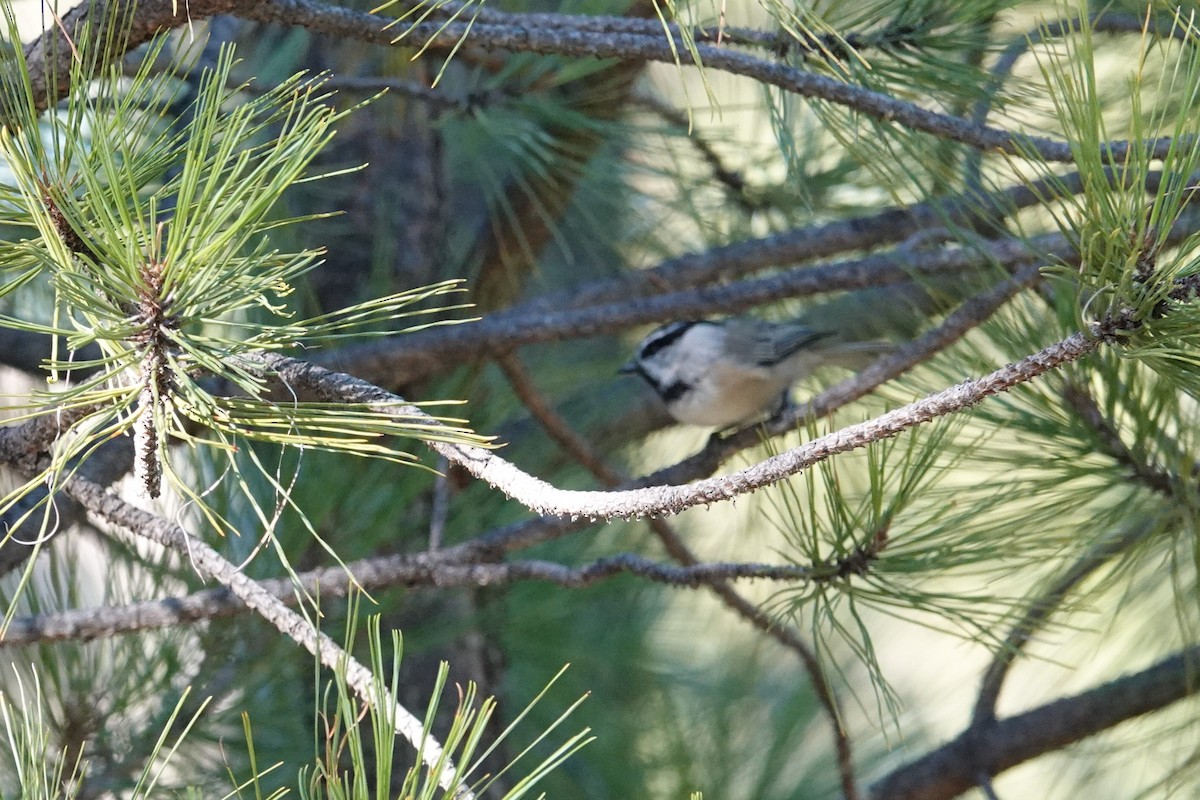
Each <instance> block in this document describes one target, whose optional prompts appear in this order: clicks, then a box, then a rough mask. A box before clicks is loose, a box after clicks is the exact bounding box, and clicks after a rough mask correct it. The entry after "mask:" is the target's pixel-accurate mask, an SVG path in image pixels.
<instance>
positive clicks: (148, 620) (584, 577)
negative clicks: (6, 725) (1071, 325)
mask: <svg viewBox="0 0 1200 800" xmlns="http://www.w3.org/2000/svg"><path fill="white" fill-rule="evenodd" d="M620 575H634V576H637V577H640V578H644V579H646V580H650V581H653V582H655V583H661V584H664V585H667V586H677V587H680V588H687V589H695V588H698V587H700V586H708V585H711V584H712V583H714V582H718V581H726V580H770V581H807V580H809V579H810V577H811V570H810V569H809V568H808V567H803V566H796V565H792V564H786V565H774V564H746V563H719V564H695V565H688V566H673V565H669V564H660V563H658V562H656V561H653V560H651V559H648V558H644V557H642V556H639V555H635V554H633V553H618V554H616V555H613V556H609V557H607V558H601V559H598V560H596V561H594V562H592V563H590V564H586V565H584V566H582V567H578V568H571V567H566V566H563V565H562V564H556V563H554V562H551V561H539V560H527V561H511V562H504V563H481V564H455V563H447V562H445V561H444V560H442V559H440V558H439V557H438V556H437V555H436V554H432V555H429V554H412V555H393V556H383V557H378V558H368V559H363V560H361V561H353V562H349V563H347V564H346V566H345V568H342V567H340V566H339V567H321V568H319V569H315V570H312V571H310V572H301V573H297V575H296V579H295V580H293V579H291V578H271V579H265V580H259V581H257V584H258V586H259V588H260V589H261V590H262V591H263V592H265V593H266V594H268V595H270V596H271V597H273V598H275V599H276V600H277V601H279V602H282V603H284V604H287V605H294V604H296V603H297V602H298V601H299V599H300V596H299V594H298V593H300V592H303V593H305V594H308V595H311V596H313V597H320V599H321V600H323V601H324V600H331V599H336V598H342V597H347V596H348V595H350V594H351V593H352V592H355V591H358V590H364V591H372V590H375V589H384V588H392V587H396V586H403V587H406V588H412V589H431V588H437V589H446V588H454V587H471V588H479V587H495V586H509V585H512V584H515V583H521V582H526V581H539V582H543V583H550V584H554V585H555V586H561V587H564V588H568V589H578V588H583V587H587V586H592V585H594V584H597V583H600V582H601V581H605V580H609V579H612V578H615V577H617V576H620ZM247 610H250V609H249V607H248V606H247V605H246V603H245V602H243V601H242V600H241V599H240V598H239V597H238V596H237V595H235V594H234V593H233V592H232V591H231V590H229V589H204V590H201V591H198V592H193V593H192V594H188V595H184V596H182V597H169V598H162V599H160V600H149V601H145V602H140V603H128V604H125V605H120V606H103V607H100V608H88V609H72V610H69V611H59V612H52V613H46V614H35V615H31V616H27V617H17V618H15V619H13V621H12V623H11V624H10V625H9V628H8V630H7V631H6V632H5V635H4V638H3V639H2V640H0V648H2V647H11V646H16V645H23V644H32V643H35V642H37V643H46V642H57V641H66V640H89V639H97V638H101V637H108V636H115V635H119V634H125V633H134V632H138V631H146V630H155V629H159V628H169V627H172V626H176V625H186V624H190V623H194V622H203V621H207V620H212V619H220V618H225V617H231V616H235V615H238V614H242V613H245V612H246V611H247Z"/></svg>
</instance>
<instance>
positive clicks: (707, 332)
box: [620, 317, 892, 428]
mask: <svg viewBox="0 0 1200 800" xmlns="http://www.w3.org/2000/svg"><path fill="white" fill-rule="evenodd" d="M891 348H892V345H890V344H887V343H883V342H844V341H840V340H839V338H838V337H837V336H836V335H834V334H833V333H832V332H830V331H821V330H816V329H813V328H811V327H809V326H807V325H805V324H803V323H801V322H798V321H788V322H768V321H766V320H762V319H757V318H753V317H729V318H725V319H718V320H709V319H698V320H683V321H679V322H671V323H669V324H666V325H663V326H661V327H659V328H656V329H655V330H653V331H651V332H650V333H649V334H648V335H647V336H646V338H644V339H642V341H641V343H640V344H639V345H638V347H637V351H636V352H635V353H634V355H633V357H632V358H631V359H629V361H628V362H626V363H625V364H624V366H622V367H621V368H620V372H623V373H631V374H635V375H639V376H641V377H642V378H643V379H645V381H646V383H648V384H649V385H650V388H652V389H653V390H654V391H655V392H656V393H657V394H658V396H659V397H660V398H662V401H663V404H664V405H665V406H666V409H667V413H669V414H670V415H671V417H672V418H674V419H675V420H676V421H677V422H681V423H684V424H687V425H700V426H706V427H713V428H729V427H732V426H735V425H738V424H742V423H747V422H751V421H754V420H756V419H759V418H763V417H766V416H768V415H769V414H771V413H773V412H776V411H779V410H780V409H782V408H783V407H784V406H785V405H786V403H787V400H788V390H789V389H790V388H791V386H792V384H794V383H795V382H796V381H798V380H800V379H801V378H803V377H804V376H806V375H808V374H809V373H810V372H812V371H813V370H814V369H816V368H817V367H820V366H824V365H826V364H839V365H843V366H850V367H852V368H854V367H857V366H861V365H862V364H865V363H866V362H867V361H869V360H870V359H872V358H874V357H876V356H878V355H881V354H882V353H884V352H887V350H890V349H891Z"/></svg>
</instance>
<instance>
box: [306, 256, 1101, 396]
mask: <svg viewBox="0 0 1200 800" xmlns="http://www.w3.org/2000/svg"><path fill="white" fill-rule="evenodd" d="M1075 258H1077V256H1076V255H1075V250H1074V247H1073V246H1072V245H1071V244H1070V243H1069V242H1068V241H1067V240H1066V238H1065V237H1063V236H1061V235H1060V234H1047V235H1045V236H1039V237H1036V238H1035V239H1033V240H1031V241H1028V242H1025V241H1021V240H1018V239H1007V240H997V241H992V242H988V243H986V244H981V245H979V246H978V247H963V248H947V249H941V250H935V251H930V250H910V249H899V250H893V251H891V252H888V253H883V254H879V255H871V256H866V257H864V258H856V259H851V260H849V261H843V262H837V263H833V264H827V265H822V266H817V267H805V268H800V269H794V270H788V271H786V272H783V273H780V274H778V275H774V276H771V277H767V278H757V279H753V280H746V281H739V282H736V283H730V284H726V285H722V286H714V287H709V288H702V289H688V290H684V291H675V292H670V293H665V294H658V295H656V296H653V297H644V298H633V297H629V298H626V299H625V300H623V301H614V302H611V303H609V304H606V305H599V306H592V307H589V308H578V309H569V310H565V311H552V310H543V309H542V307H541V304H540V303H536V302H535V303H533V304H530V306H529V307H528V310H527V308H526V307H524V306H518V307H516V308H513V309H510V310H508V311H502V312H498V313H494V314H490V315H488V316H486V317H484V318H483V319H481V320H479V321H478V322H475V323H471V324H469V325H459V326H453V327H445V328H438V329H430V330H425V331H418V332H416V333H414V334H411V335H409V336H405V337H404V339H403V341H402V342H371V343H367V344H363V345H357V346H351V347H346V348H343V349H341V350H337V351H332V352H330V353H328V354H318V355H317V356H316V357H314V358H313V363H315V364H319V365H326V364H328V365H333V364H336V365H338V367H339V368H340V369H346V370H349V371H352V372H353V373H354V374H355V375H358V376H361V377H364V378H365V379H367V380H373V382H376V383H380V384H385V385H388V386H396V385H402V384H405V383H408V382H411V381H414V380H419V379H422V378H426V377H428V376H430V375H432V374H437V373H438V372H441V371H443V370H444V369H445V368H446V367H447V365H458V364H461V363H462V362H463V361H464V360H468V359H475V358H485V357H495V356H496V355H499V354H501V353H504V352H507V351H509V350H511V349H513V348H514V347H521V346H525V345H530V344H539V343H544V342H556V341H562V340H564V339H571V338H578V337H588V336H597V335H600V334H604V333H616V332H620V331H624V330H628V329H629V328H631V327H633V326H635V325H644V324H647V323H653V322H663V321H666V320H672V319H696V318H702V317H708V316H712V315H714V314H720V313H737V312H741V311H746V310H747V309H751V308H754V307H756V306H759V305H762V304H764V303H767V302H770V301H773V300H780V299H784V298H796V297H809V296H812V295H816V294H822V293H826V292H836V291H847V290H855V289H864V288H877V287H880V286H889V285H895V284H898V283H903V282H907V281H911V280H913V279H915V278H921V277H933V276H949V275H963V274H977V273H979V272H980V271H981V270H983V269H985V268H987V267H991V266H993V265H999V266H1001V267H1004V268H1006V269H1009V270H1014V271H1015V270H1017V269H1019V268H1020V267H1022V266H1025V265H1028V264H1030V263H1047V262H1056V261H1063V262H1066V263H1071V261H1072V260H1073V259H1075Z"/></svg>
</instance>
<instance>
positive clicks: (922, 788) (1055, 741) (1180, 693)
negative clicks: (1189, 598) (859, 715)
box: [869, 647, 1200, 800]
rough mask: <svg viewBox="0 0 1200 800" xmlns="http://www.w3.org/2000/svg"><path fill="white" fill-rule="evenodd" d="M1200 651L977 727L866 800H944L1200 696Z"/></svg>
mask: <svg viewBox="0 0 1200 800" xmlns="http://www.w3.org/2000/svg"><path fill="white" fill-rule="evenodd" d="M1198 659H1200V647H1190V648H1188V649H1186V650H1183V651H1180V652H1179V653H1176V654H1175V655H1173V656H1170V657H1169V658H1166V659H1163V660H1162V661H1160V662H1158V663H1157V664H1155V665H1153V666H1151V667H1148V668H1146V669H1144V670H1142V671H1141V672H1136V673H1132V674H1130V675H1125V676H1123V677H1121V678H1117V679H1116V680H1113V681H1110V682H1109V683H1106V684H1103V685H1101V686H1097V687H1096V688H1094V689H1090V690H1088V691H1086V692H1082V693H1080V694H1077V695H1074V696H1071V697H1064V698H1061V699H1059V700H1055V701H1053V702H1051V703H1047V704H1045V705H1042V706H1038V707H1037V708H1034V709H1031V710H1030V711H1026V712H1025V713H1023V714H1018V715H1016V716H1013V717H1008V718H1007V719H1002V720H997V721H994V722H992V723H990V724H988V725H986V726H981V727H980V728H968V729H967V730H966V731H964V732H963V733H962V734H960V735H959V736H958V737H957V738H955V739H954V740H952V741H950V742H947V743H946V744H944V745H942V746H941V747H938V748H937V749H935V750H933V751H931V752H930V753H927V754H926V755H924V756H922V757H921V758H918V759H917V760H915V761H913V762H910V763H908V764H905V765H904V766H901V767H899V768H897V769H895V770H893V771H892V772H891V773H889V774H888V775H886V776H885V777H884V778H882V779H881V780H879V781H878V782H876V783H875V785H874V786H872V787H871V792H870V795H869V796H870V797H871V798H872V800H948V798H952V797H957V796H958V795H960V794H962V793H963V792H965V791H967V790H969V789H971V788H972V787H974V786H978V785H979V783H980V776H991V775H998V774H1000V773H1001V772H1004V771H1005V770H1007V769H1011V768H1012V767H1015V766H1017V765H1018V764H1022V763H1024V762H1026V761H1029V760H1031V759H1034V758H1037V757H1038V756H1041V755H1045V754H1047V753H1051V752H1054V751H1056V750H1061V749H1062V748H1064V747H1067V746H1068V745H1070V744H1073V743H1075V742H1078V741H1080V740H1082V739H1085V738H1087V737H1089V736H1094V735H1096V734H1097V733H1101V732H1102V731H1106V730H1108V729H1109V728H1112V727H1115V726H1116V725H1119V724H1120V723H1122V722H1124V721H1126V720H1129V719H1133V718H1135V717H1138V716H1141V715H1143V714H1148V713H1151V712H1153V711H1158V710H1159V709H1162V708H1166V707H1167V706H1170V705H1171V704H1173V703H1176V702H1178V701H1180V700H1182V699H1184V698H1186V697H1191V696H1192V695H1194V694H1196V692H1197V691H1200V680H1198V678H1197V673H1196V664H1197V663H1198V661H1197V660H1198Z"/></svg>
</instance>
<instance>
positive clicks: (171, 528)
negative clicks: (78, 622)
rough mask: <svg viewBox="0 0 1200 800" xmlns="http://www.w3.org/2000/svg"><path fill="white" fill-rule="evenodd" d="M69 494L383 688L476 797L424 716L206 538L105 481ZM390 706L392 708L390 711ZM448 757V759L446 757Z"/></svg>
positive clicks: (372, 694)
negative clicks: (117, 492) (130, 499)
mask: <svg viewBox="0 0 1200 800" xmlns="http://www.w3.org/2000/svg"><path fill="white" fill-rule="evenodd" d="M66 491H67V493H68V494H69V495H70V496H71V497H73V498H75V499H76V500H77V501H79V503H80V504H82V505H83V507H84V508H86V509H87V510H88V511H90V512H91V513H93V514H95V515H96V516H97V517H98V518H100V519H102V520H104V521H105V522H107V523H109V524H111V525H115V526H116V527H118V528H121V529H123V530H126V531H128V532H130V533H132V534H134V535H135V536H140V537H143V538H145V539H148V540H150V541H153V542H157V543H158V544H160V545H162V546H163V547H166V548H167V549H169V550H171V551H173V552H174V553H176V554H177V555H178V556H179V557H180V558H181V559H184V560H185V561H187V562H189V563H191V564H192V565H193V566H194V567H195V569H196V570H197V571H198V572H199V573H200V574H201V575H202V576H206V577H211V578H214V579H215V580H217V581H218V582H220V583H221V584H222V585H224V586H225V587H226V588H227V589H228V590H229V592H230V593H231V594H233V595H235V596H236V597H237V598H238V599H239V600H240V601H241V602H242V603H244V604H245V605H246V606H247V607H248V608H249V609H251V610H252V611H254V612H255V613H257V614H258V615H259V616H261V617H262V618H263V619H265V620H266V621H267V622H269V623H271V624H272V625H274V626H275V628H276V629H278V630H279V631H280V632H281V633H283V634H284V635H286V636H287V637H288V638H290V639H292V640H293V641H295V642H296V643H297V644H299V645H301V646H302V647H304V648H305V649H306V650H308V651H309V652H310V653H312V654H313V655H314V656H316V657H317V658H318V659H319V660H320V662H321V663H322V664H323V665H324V666H326V667H327V668H329V669H331V670H338V669H343V670H344V671H345V676H346V683H347V684H348V685H349V686H350V687H351V688H352V689H353V690H354V692H355V693H356V694H357V695H358V696H359V698H360V699H361V700H362V701H363V702H364V703H365V704H367V705H373V704H375V703H376V702H378V698H379V693H380V692H381V691H382V692H384V696H385V697H387V700H386V701H385V702H387V703H388V705H389V706H391V707H392V709H391V711H394V715H393V719H394V720H395V726H396V733H398V734H400V735H402V736H403V737H404V738H405V739H406V740H407V741H408V742H409V743H410V744H411V745H412V746H413V747H414V748H415V749H416V750H417V751H418V752H419V753H421V755H422V758H423V760H424V763H425V764H426V766H428V767H429V768H430V769H438V768H439V766H438V765H439V763H440V764H443V765H444V766H442V767H441V772H440V773H438V775H437V778H438V784H439V785H440V786H441V787H442V788H443V789H447V790H450V789H451V788H453V790H454V796H455V797H456V798H464V800H465V799H466V798H473V797H474V794H473V793H472V792H470V791H469V790H468V789H466V787H465V786H462V785H460V784H459V782H458V780H457V778H456V774H457V768H456V767H455V766H454V764H453V762H452V761H450V759H449V758H448V757H445V756H444V754H443V751H442V747H441V745H440V744H439V743H438V742H437V741H436V740H434V739H433V737H432V736H426V735H425V734H424V728H423V724H422V722H421V720H420V718H418V717H416V716H415V715H414V714H412V713H411V712H409V711H408V709H406V708H404V707H403V706H401V705H400V704H399V703H397V702H395V700H393V699H391V698H390V697H388V696H387V694H386V689H381V687H379V686H378V685H377V683H378V681H377V680H376V678H375V677H374V676H373V675H372V674H371V671H370V670H369V669H367V668H366V667H364V666H363V665H362V664H361V663H359V662H358V661H357V660H356V659H355V658H354V657H353V656H351V655H350V654H349V653H347V652H346V651H345V650H343V649H342V648H341V647H340V646H339V645H338V644H337V642H335V641H334V640H333V639H332V638H330V637H329V636H327V635H326V634H323V633H319V632H318V631H317V629H316V627H315V626H314V625H313V623H312V622H311V621H310V620H308V619H305V618H304V617H302V616H301V615H299V614H297V613H296V612H295V611H292V610H291V609H289V608H288V607H287V606H285V605H284V604H283V603H282V602H280V601H279V600H278V599H277V598H276V597H274V596H273V595H271V594H270V593H269V592H267V591H266V590H264V589H263V588H262V587H261V586H259V585H258V583H257V582H255V581H254V580H252V579H250V578H249V577H247V576H246V575H244V574H242V573H241V572H240V571H239V570H238V568H237V567H235V566H234V565H233V564H231V563H229V561H227V560H226V559H225V558H224V556H222V555H221V554H220V553H218V552H217V551H216V550H214V549H212V548H211V547H209V546H208V545H207V544H205V543H204V542H202V541H200V540H198V539H195V538H192V537H191V536H189V535H188V533H187V532H186V531H184V530H183V528H181V527H179V526H178V525H174V524H172V523H169V522H167V521H166V520H164V519H162V518H160V517H156V516H154V515H153V514H151V513H149V512H147V511H143V510H141V509H139V508H136V507H134V506H132V505H130V504H129V503H126V502H125V501H124V500H121V499H120V498H119V497H117V496H116V495H113V494H109V493H108V492H107V491H105V490H104V488H103V487H102V486H100V485H99V484H96V483H92V482H91V481H88V480H86V479H83V478H80V477H73V478H70V479H68V480H67V482H66ZM391 711H390V712H389V713H391ZM443 758H445V760H444V761H443Z"/></svg>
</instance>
